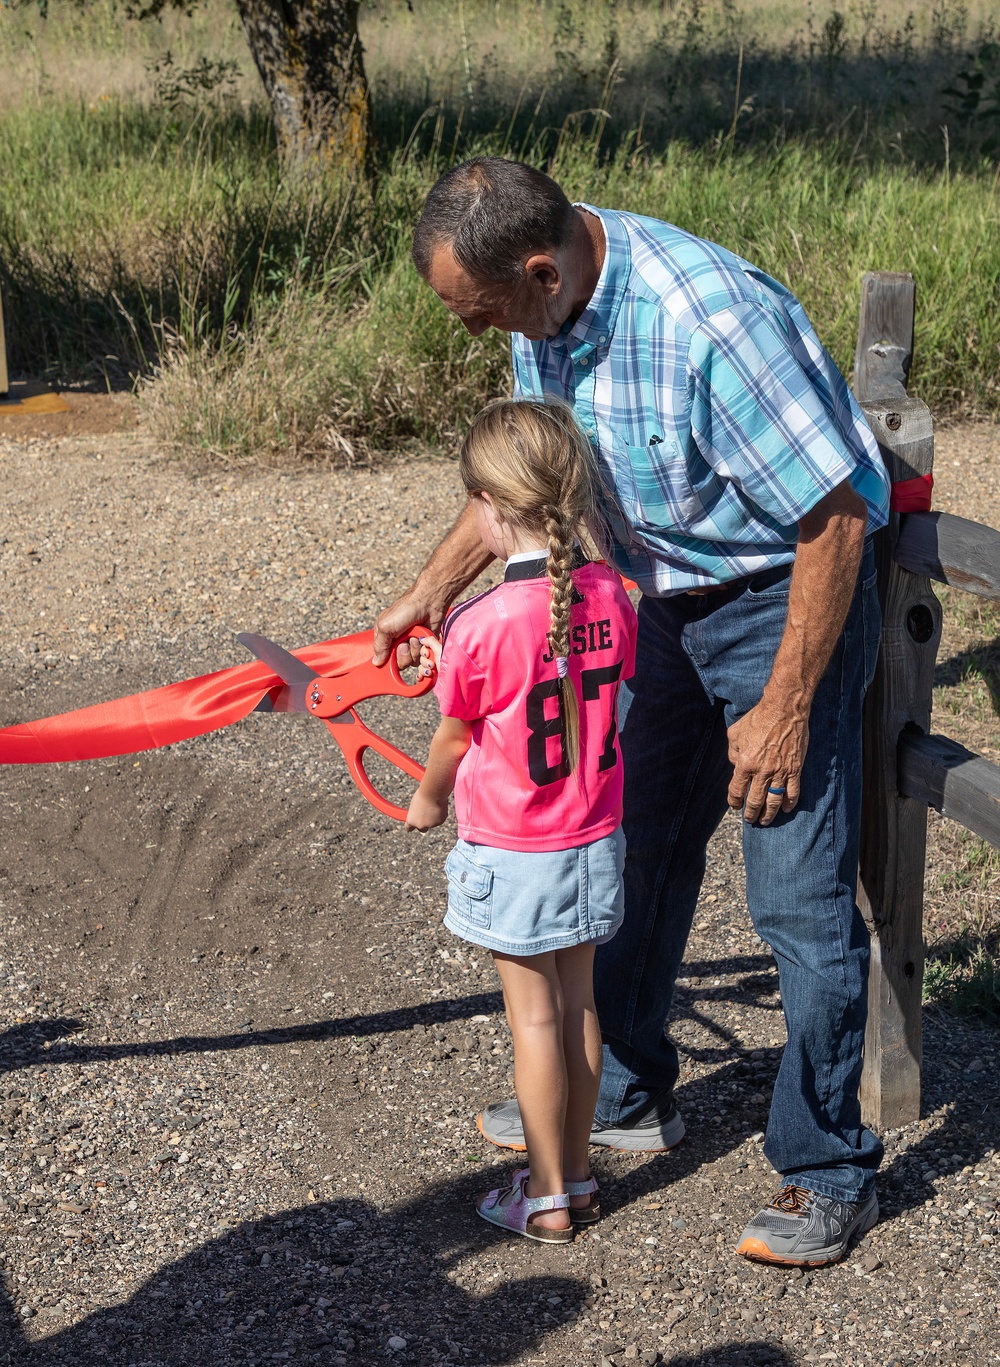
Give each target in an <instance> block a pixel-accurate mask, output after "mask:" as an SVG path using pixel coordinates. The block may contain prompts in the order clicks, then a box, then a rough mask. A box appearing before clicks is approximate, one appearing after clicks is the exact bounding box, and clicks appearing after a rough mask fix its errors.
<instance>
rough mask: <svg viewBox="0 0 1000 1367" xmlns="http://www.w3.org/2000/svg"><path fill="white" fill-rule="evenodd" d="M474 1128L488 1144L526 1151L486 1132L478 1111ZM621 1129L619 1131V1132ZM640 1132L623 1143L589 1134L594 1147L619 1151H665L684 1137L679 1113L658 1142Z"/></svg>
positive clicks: (673, 1146)
mask: <svg viewBox="0 0 1000 1367" xmlns="http://www.w3.org/2000/svg"><path fill="white" fill-rule="evenodd" d="M476 1128H477V1129H478V1130H479V1133H480V1134H481V1135H482V1136H483V1138H484V1139H485V1140H486V1141H487V1143H489V1144H495V1145H496V1146H497V1148H498V1149H513V1150H514V1152H515V1153H527V1152H528V1146H527V1145H526V1144H525V1143H524V1142H523V1141H521V1142H515V1141H514V1140H512V1139H494V1137H493V1135H491V1134H487V1133H486V1131H485V1130H484V1129H483V1114H482V1112H481V1111H480V1113H479V1115H478V1116H477V1117H476ZM621 1133H622V1131H619V1134H621ZM640 1134H641V1131H640V1132H639V1134H636V1136H635V1139H634V1141H632V1142H625V1143H612V1142H611V1141H610V1140H608V1139H605V1138H604V1137H603V1136H602V1135H600V1134H597V1135H593V1134H592V1135H591V1136H590V1143H591V1145H592V1146H593V1147H594V1148H599V1149H615V1150H617V1151H618V1152H619V1153H667V1152H668V1151H669V1150H670V1149H673V1148H676V1147H677V1145H678V1144H679V1143H680V1142H681V1140H682V1139H683V1138H684V1121H683V1120H682V1119H681V1118H680V1116H679V1115H677V1116H675V1117H674V1119H673V1120H672V1121H671V1122H670V1125H669V1126H668V1127H667V1129H666V1131H665V1132H664V1133H663V1134H662V1136H661V1140H660V1143H659V1144H652V1145H650V1144H648V1142H647V1140H645V1139H640Z"/></svg>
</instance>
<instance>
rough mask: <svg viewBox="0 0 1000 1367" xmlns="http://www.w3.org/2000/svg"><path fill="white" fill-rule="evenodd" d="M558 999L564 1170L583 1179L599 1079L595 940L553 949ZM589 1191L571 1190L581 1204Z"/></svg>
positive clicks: (568, 1176)
mask: <svg viewBox="0 0 1000 1367" xmlns="http://www.w3.org/2000/svg"><path fill="white" fill-rule="evenodd" d="M555 960H556V971H557V973H558V974H559V982H560V985H561V988H562V1000H563V1057H564V1058H565V1060H566V1081H567V1089H568V1097H567V1102H566V1121H565V1126H564V1130H563V1176H564V1177H565V1178H566V1180H567V1181H568V1182H582V1181H584V1180H585V1179H586V1178H588V1177H589V1176H590V1159H589V1148H590V1130H591V1126H592V1125H593V1121H594V1108H595V1106H596V1105H597V1091H598V1088H599V1086H600V1082H601V1027H600V1025H599V1024H598V1020H597V1010H596V1008H595V1006H594V945H593V944H592V943H591V944H583V945H574V947H573V948H572V949H559V950H557V951H556V954H555ZM589 1201H590V1197H589V1196H571V1197H570V1204H571V1205H575V1206H577V1207H583V1206H586V1205H587V1204H588V1203H589Z"/></svg>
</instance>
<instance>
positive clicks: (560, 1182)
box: [493, 951, 589, 1229]
mask: <svg viewBox="0 0 1000 1367" xmlns="http://www.w3.org/2000/svg"><path fill="white" fill-rule="evenodd" d="M493 959H494V962H495V963H496V966H497V971H498V972H499V974H500V981H501V983H502V984H503V997H504V1005H505V1007H506V1009H507V1023H508V1024H509V1026H510V1032H511V1035H512V1036H513V1038H514V1089H515V1091H516V1092H517V1104H518V1107H519V1108H520V1111H521V1122H522V1124H523V1125H524V1142H525V1144H526V1145H527V1148H528V1164H529V1166H530V1168H531V1177H530V1180H529V1182H528V1187H527V1194H528V1195H529V1196H552V1195H555V1194H557V1193H560V1192H563V1191H565V1190H566V1187H565V1179H564V1175H563V1130H564V1127H565V1124H566V1105H567V1095H568V1087H567V1079H566V1061H565V1058H564V1055H563V988H562V982H561V979H560V975H559V972H558V970H557V968H556V955H555V953H548V954H532V955H530V956H526V957H524V958H516V957H515V956H513V955H510V954H500V953H497V952H496V951H494V952H493ZM588 1133H589V1122H588ZM533 1223H536V1224H539V1225H541V1226H543V1227H544V1228H546V1229H566V1228H568V1226H569V1224H570V1218H569V1212H568V1211H566V1210H550V1211H542V1212H541V1214H539V1215H536V1216H534V1219H533Z"/></svg>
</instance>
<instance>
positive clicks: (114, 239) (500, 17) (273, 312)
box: [0, 0, 1000, 462]
mask: <svg viewBox="0 0 1000 1367" xmlns="http://www.w3.org/2000/svg"><path fill="white" fill-rule="evenodd" d="M928 11H929V12H928ZM993 11H995V6H989V5H986V6H983V7H982V8H981V10H979V11H977V12H975V13H970V11H969V8H968V7H967V6H963V5H958V4H954V3H952V4H947V3H944V2H943V0H942V3H939V4H936V5H934V6H932V7H926V6H921V7H918V8H917V9H915V10H914V12H913V13H912V14H911V13H910V11H909V10H908V9H906V8H904V7H903V6H902V5H900V4H897V3H889V2H888V0H887V3H885V4H883V5H881V6H879V5H877V4H875V3H874V0H870V2H869V0H866V2H865V3H861V4H854V5H851V6H849V7H845V12H841V11H840V10H838V9H835V8H831V9H829V10H828V11H827V12H826V13H823V11H822V10H821V9H820V8H819V7H816V6H809V5H806V4H791V3H788V4H784V5H779V4H763V5H755V6H745V7H740V6H739V5H737V4H736V3H735V2H734V0H715V3H709V2H708V0H673V3H668V4H665V5H661V4H655V3H638V0H635V2H634V3H631V4H630V3H627V2H626V0H619V2H618V3H612V0H600V2H599V0H594V3H590V4H584V3H582V0H580V2H579V3H565V4H552V3H540V2H539V0H519V3H515V2H514V0H512V2H511V3H510V4H505V5H504V6H498V5H495V4H493V3H489V4H487V3H485V2H484V0H465V3H464V4H458V5H457V6H456V5H451V4H449V5H445V4H443V3H438V2H437V0H433V2H432V0H414V7H413V13H412V14H411V13H409V12H408V11H407V10H406V8H405V7H404V6H402V5H398V4H389V3H386V4H384V5H372V6H369V7H368V8H367V10H366V11H365V14H364V19H365V27H364V30H363V31H364V36H365V42H366V47H367V54H366V60H367V63H368V70H369V74H370V78H371V80H372V84H373V89H374V100H375V109H376V117H377V122H378V128H379V135H380V145H381V165H380V176H379V181H378V184H377V187H376V189H375V191H374V193H370V192H369V191H368V189H367V188H366V187H361V186H356V185H351V184H347V183H339V182H333V181H330V182H311V183H282V181H281V180H280V178H279V174H278V169H277V164H276V158H275V155H274V150H273V137H272V133H271V129H270V124H269V120H268V118H267V116H266V113H265V111H264V107H263V102H262V100H260V98H259V97H258V96H257V95H256V94H255V93H254V87H253V84H252V81H251V78H250V76H249V75H248V58H247V55H246V53H245V52H244V51H243V50H242V48H241V47H240V39H239V31H238V26H237V24H236V23H235V11H234V10H230V8H229V7H228V5H224V4H223V3H222V0H212V4H211V6H210V7H209V8H208V9H205V10H200V11H196V14H195V18H194V19H193V20H191V21H186V22H188V23H189V24H191V25H194V28H193V29H185V28H184V22H185V21H182V19H181V18H179V17H178V16H171V17H170V20H169V25H172V26H173V27H172V28H171V27H169V25H168V27H167V28H166V29H161V28H158V27H157V26H156V25H146V26H140V25H136V24H133V23H128V22H122V21H118V22H115V21H114V9H113V5H112V3H111V0H102V3H101V4H98V5H93V6H91V7H90V9H89V16H90V17H89V18H88V19H86V20H83V19H81V17H80V16H79V14H78V13H77V12H76V11H75V9H73V8H72V6H71V5H70V4H69V3H68V0H57V2H55V3H53V4H52V5H51V7H50V14H51V18H50V19H49V20H48V21H44V22H43V21H41V20H40V19H38V17H37V15H36V14H35V13H34V11H30V12H29V11H27V10H24V9H13V10H0V62H2V64H3V67H4V68H5V80H4V82H3V83H2V87H3V90H4V92H5V93H4V96H3V97H2V98H3V100H4V103H5V105H6V110H5V116H4V119H3V123H2V125H0V287H2V289H3V292H4V298H5V303H6V307H7V312H8V320H9V321H8V332H9V340H10V347H11V361H12V364H13V366H14V367H15V368H16V369H18V370H20V371H22V372H25V373H31V374H39V373H42V374H45V375H48V376H50V377H52V378H54V379H59V380H67V379H68V380H76V381H80V380H87V379H89V380H91V381H94V382H97V383H101V384H110V385H114V386H121V385H128V384H129V383H131V382H132V380H133V377H136V376H138V377H141V378H142V392H143V394H144V397H145V401H146V402H147V404H148V406H149V411H150V414H151V417H152V420H153V422H154V423H155V425H156V426H157V428H158V430H159V431H160V432H161V433H162V434H163V435H164V436H165V437H168V438H169V439H171V440H175V441H177V442H178V443H180V444H183V445H193V446H195V447H197V448H198V449H200V450H202V451H204V452H206V453H210V454H212V455H214V456H216V457H219V458H223V459H227V460H238V461H242V460H247V459H254V458H258V457H260V456H263V455H270V454H279V455H282V454H284V455H288V454H292V455H299V456H312V457H319V458H324V459H329V460H334V461H338V462H340V461H344V460H348V461H351V460H353V461H358V460H366V459H369V458H370V457H371V456H372V455H373V454H375V453H384V452H387V451H391V450H393V449H397V448H399V447H400V446H406V445H408V444H410V443H420V444H423V445H426V444H432V445H438V444H447V443H449V442H450V441H451V440H452V438H453V436H454V435H455V433H457V432H459V431H461V430H462V428H463V426H464V425H465V423H466V422H467V421H468V419H469V417H470V416H471V414H472V413H473V412H474V411H475V410H476V409H477V408H478V407H479V406H480V404H481V403H482V402H483V401H484V400H485V399H486V398H487V397H489V396H490V395H492V394H494V393H496V392H498V391H500V390H502V389H503V388H504V387H505V385H506V384H507V383H508V365H507V357H506V346H505V341H504V339H503V338H501V337H499V336H496V335H489V336H487V337H486V338H483V339H479V340H476V341H473V340H471V339H469V338H468V337H467V336H466V335H465V334H464V332H463V331H462V329H461V328H460V326H458V325H456V324H455V323H454V322H453V321H452V320H451V319H449V318H448V317H447V316H446V315H445V314H444V312H443V311H442V310H441V308H440V306H439V305H438V304H437V303H436V301H435V300H434V299H433V297H432V296H431V295H430V294H429V292H428V291H427V290H426V289H425V288H424V287H423V286H422V285H421V284H420V283H419V282H418V281H417V279H416V277H415V275H414V273H413V270H412V267H411V266H410V264H409V259H408V250H409V237H410V232H411V229H412V226H413V223H414V222H415V219H416V216H417V214H418V213H419V210H420V205H421V203H422V199H423V196H424V194H425V193H426V190H427V188H428V187H429V185H430V184H431V183H432V181H433V179H434V177H435V176H436V175H437V174H438V173H439V172H440V170H441V169H443V167H445V166H446V165H448V164H449V163H450V162H451V161H452V160H453V159H455V158H462V157H465V156H467V155H469V154H471V153H474V152H477V151H492V152H502V153H507V154H509V155H515V156H523V157H526V158H529V159H531V160H533V161H535V162H536V163H538V164H540V165H543V166H545V167H546V168H547V169H549V170H550V171H551V172H552V174H554V175H555V176H556V177H557V178H558V179H559V180H560V181H561V183H562V184H563V185H564V186H565V188H566V190H567V191H568V192H569V193H570V194H571V195H573V196H575V197H577V198H581V199H584V200H589V201H591V202H594V203H598V204H602V205H606V206H609V207H622V208H629V209H632V210H636V211H638V212H642V213H649V214H654V215H656V216H659V217H663V218H667V219H670V220H672V221H673V222H676V223H678V224H680V225H681V226H682V227H685V228H688V229H690V230H691V231H693V232H696V233H699V234H701V235H704V236H707V237H709V238H713V239H715V240H716V241H719V242H722V243H724V244H725V245H726V246H728V247H731V248H733V249H734V250H736V251H738V252H740V253H741V254H742V255H745V256H747V257H748V258H750V259H751V260H753V261H754V262H755V263H756V264H758V265H760V266H762V267H763V268H764V269H766V270H768V271H770V272H771V273H772V274H774V275H775V276H777V277H778V278H779V279H781V280H783V281H786V282H787V283H789V284H790V285H791V286H792V288H793V289H795V290H796V292H797V293H798V294H799V295H800V297H801V298H802V299H803V302H804V303H805V305H806V307H807V309H808V310H809V312H810V314H811V316H812V318H813V320H814V322H815V323H816V326H817V328H818V330H819V332H820V335H821V336H822V338H823V339H824V341H825V342H826V344H827V345H828V346H829V347H830V349H831V350H832V351H833V353H834V355H835V356H836V358H837V360H838V362H839V363H840V364H841V365H842V366H843V367H844V368H845V369H848V368H849V366H850V362H851V356H852V352H853V346H854V332H855V327H856V319H857V305H858V295H859V288H860V279H861V274H862V272H863V271H864V270H866V269H869V268H875V269H878V268H881V269H904V270H910V271H912V272H913V273H914V275H915V276H916V278H917V281H918V299H919V307H918V334H917V344H916V351H917V359H916V364H915V368H914V373H913V377H912V382H913V385H914V386H915V388H916V390H917V392H919V393H920V394H921V395H922V396H923V397H924V398H926V399H927V400H928V402H930V403H932V404H933V405H934V406H935V407H937V408H938V409H953V410H955V409H958V410H963V411H978V412H982V413H996V412H998V411H1000V231H998V227H1000V185H998V182H1000V164H998V162H997V159H996V151H995V145H996V142H997V140H998V139H1000V107H998V101H997V94H998V90H1000V85H998V82H1000V47H997V43H996V37H997V22H996V15H995V13H994V12H993ZM206 16H208V17H206ZM212 16H214V19H213V20H212V22H210V21H209V20H210V19H212ZM26 35H28V36H26ZM168 48H169V52H170V56H169V59H168V57H167V51H168ZM994 48H996V51H994ZM64 69H65V72H66V79H65V80H62V79H59V80H58V88H59V89H60V90H61V91H64V92H75V95H72V96H68V95H66V94H61V95H60V96H58V97H57V96H56V95H55V94H54V93H53V90H54V88H55V86H56V74H57V73H62V72H63V70H64ZM14 71H19V72H20V73H21V74H22V87H21V88H22V95H21V96H20V97H19V98H17V99H15V98H14V95H13V93H12V92H13V91H14V90H15V86H14V85H13V84H12V83H11V82H10V80H9V76H10V74H11V73H12V72H14ZM943 127H944V128H947V130H948V131H947V134H946V135H944V134H943V133H942V128H943Z"/></svg>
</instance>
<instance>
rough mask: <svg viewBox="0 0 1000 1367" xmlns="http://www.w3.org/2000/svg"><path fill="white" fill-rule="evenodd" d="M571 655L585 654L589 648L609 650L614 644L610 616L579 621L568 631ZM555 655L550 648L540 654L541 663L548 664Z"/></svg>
mask: <svg viewBox="0 0 1000 1367" xmlns="http://www.w3.org/2000/svg"><path fill="white" fill-rule="evenodd" d="M569 639H570V647H569V653H570V654H571V655H586V654H587V652H588V651H591V650H610V649H611V648H612V646H613V645H614V641H612V639H611V618H610V617H602V618H601V620H600V621H599V622H581V623H580V625H579V626H575V627H573V629H572V631H570V633H569ZM554 658H555V657H554V656H553V654H552V652H551V650H550V651H549V653H548V654H547V655H543V656H542V663H543V664H549V663H550V662H551V661H552V660H553V659H554Z"/></svg>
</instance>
